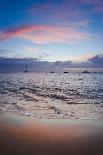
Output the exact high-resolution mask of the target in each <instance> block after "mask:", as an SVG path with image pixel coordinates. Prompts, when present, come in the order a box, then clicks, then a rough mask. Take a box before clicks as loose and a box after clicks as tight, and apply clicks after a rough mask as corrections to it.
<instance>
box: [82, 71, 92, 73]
mask: <svg viewBox="0 0 103 155" xmlns="http://www.w3.org/2000/svg"><path fill="white" fill-rule="evenodd" d="M82 73H90V72H88V71H83V72H82Z"/></svg>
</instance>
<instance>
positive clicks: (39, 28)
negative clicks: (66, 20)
mask: <svg viewBox="0 0 103 155" xmlns="http://www.w3.org/2000/svg"><path fill="white" fill-rule="evenodd" d="M17 37H19V38H23V39H27V40H30V41H32V42H34V43H60V42H65V43H68V42H80V41H83V40H88V39H90V36H89V35H88V34H87V33H84V32H80V31H78V30H77V29H76V28H75V27H74V28H73V27H57V26H49V25H31V26H23V27H19V28H14V29H9V30H6V31H5V32H3V33H2V34H1V35H0V41H3V40H6V39H11V38H17Z"/></svg>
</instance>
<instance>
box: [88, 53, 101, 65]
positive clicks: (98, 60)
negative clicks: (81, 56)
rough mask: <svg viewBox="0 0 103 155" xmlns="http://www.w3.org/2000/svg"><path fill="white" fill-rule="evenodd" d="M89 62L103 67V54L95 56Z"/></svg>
mask: <svg viewBox="0 0 103 155" xmlns="http://www.w3.org/2000/svg"><path fill="white" fill-rule="evenodd" d="M88 61H90V62H92V63H93V64H99V65H102V67H103V54H101V55H95V56H93V57H91V58H89V59H88Z"/></svg>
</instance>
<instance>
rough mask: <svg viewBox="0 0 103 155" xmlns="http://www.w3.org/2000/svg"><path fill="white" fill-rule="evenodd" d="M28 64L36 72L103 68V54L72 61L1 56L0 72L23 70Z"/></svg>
mask: <svg viewBox="0 0 103 155" xmlns="http://www.w3.org/2000/svg"><path fill="white" fill-rule="evenodd" d="M26 64H27V66H28V70H29V71H36V72H50V71H55V72H62V71H64V70H65V69H66V70H69V68H77V70H78V69H79V68H86V69H87V68H88V69H89V68H103V55H96V56H94V57H91V58H89V59H88V60H87V61H85V62H72V61H56V62H48V61H40V59H38V58H34V59H31V58H2V57H1V58H0V72H23V71H24V70H25V66H26ZM94 71H95V70H94Z"/></svg>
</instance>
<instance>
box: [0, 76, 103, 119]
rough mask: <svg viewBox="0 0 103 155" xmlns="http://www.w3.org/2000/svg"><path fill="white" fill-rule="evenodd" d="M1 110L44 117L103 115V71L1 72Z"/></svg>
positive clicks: (95, 116) (77, 117)
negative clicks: (86, 72) (85, 72)
mask: <svg viewBox="0 0 103 155" xmlns="http://www.w3.org/2000/svg"><path fill="white" fill-rule="evenodd" d="M0 109H1V110H2V111H16V112H19V113H22V114H25V115H32V116H35V117H41V118H69V119H71V118H76V119H102V118H103V73H89V74H82V73H68V74H63V73H54V74H50V73H16V74H14V73H10V74H9V73H6V74H0Z"/></svg>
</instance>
